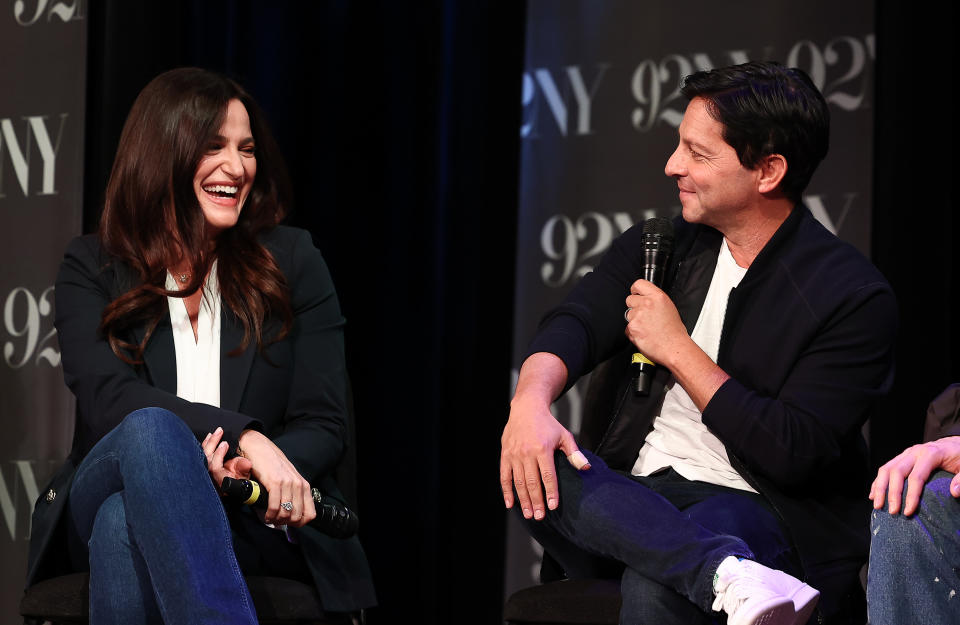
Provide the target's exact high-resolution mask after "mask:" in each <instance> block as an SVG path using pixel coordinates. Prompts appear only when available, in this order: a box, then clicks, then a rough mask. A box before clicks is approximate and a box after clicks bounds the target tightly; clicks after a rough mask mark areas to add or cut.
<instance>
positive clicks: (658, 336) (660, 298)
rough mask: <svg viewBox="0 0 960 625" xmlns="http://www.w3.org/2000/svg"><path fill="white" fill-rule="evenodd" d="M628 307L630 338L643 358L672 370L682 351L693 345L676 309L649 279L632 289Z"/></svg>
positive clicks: (628, 332) (637, 282) (628, 331)
mask: <svg viewBox="0 0 960 625" xmlns="http://www.w3.org/2000/svg"><path fill="white" fill-rule="evenodd" d="M626 304H627V308H628V309H629V310H628V311H627V313H626V315H625V317H626V319H627V328H626V330H625V333H626V335H627V338H628V339H630V342H631V343H633V344H634V345H636V346H637V350H639V351H640V353H642V354H643V355H644V356H646V357H647V358H649V359H650V360H652V361H653V362H655V363H657V364H662V365H665V366H668V367H670V366H671V362H672V361H673V360H675V357H676V356H677V354H678V352H679V348H681V347H682V346H684V345H685V344H686V343H691V342H692V340H691V339H690V336H689V335H688V334H687V329H686V328H685V327H684V325H683V321H682V320H681V319H680V313H678V312H677V307H676V306H675V305H674V303H673V302H672V301H671V300H670V298H669V297H668V296H667V294H666V293H664V292H663V291H662V290H660V289H659V288H658V287H656V286H654V284H653V283H652V282H647V281H646V280H637V281H636V282H634V283H633V284H632V285H631V286H630V295H629V296H627V300H626Z"/></svg>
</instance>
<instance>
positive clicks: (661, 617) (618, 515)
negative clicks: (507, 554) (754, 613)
mask: <svg viewBox="0 0 960 625" xmlns="http://www.w3.org/2000/svg"><path fill="white" fill-rule="evenodd" d="M584 455H586V456H587V458H588V459H589V460H590V464H591V465H592V468H591V469H590V470H588V471H583V472H580V471H577V470H576V469H574V468H573V467H571V466H570V463H569V462H567V460H566V458H565V457H564V456H563V455H562V454H561V453H557V454H556V456H555V458H554V460H555V462H556V466H557V478H558V480H559V484H560V505H559V506H558V508H557V509H556V510H553V511H548V513H547V515H546V517H545V518H544V520H543V521H527V522H526V525H527V528H528V529H529V531H530V533H531V535H533V537H534V538H535V539H537V541H538V542H540V544H542V545H543V547H544V549H545V550H546V551H547V552H548V553H549V554H550V555H551V556H552V557H553V558H554V559H556V560H557V562H558V563H559V564H560V566H562V567H563V569H564V571H565V572H566V574H567V576H568V577H571V578H582V577H597V576H609V574H610V572H611V571H618V572H620V571H622V573H621V581H620V585H621V590H622V596H623V605H622V608H621V613H620V622H621V624H622V625H627V624H634V623H650V624H652V623H657V624H660V623H678V624H681V623H682V624H684V625H686V624H688V623H710V622H712V618H713V616H714V615H716V613H712V608H711V604H712V602H713V576H714V573H715V572H716V570H717V567H718V566H719V565H720V562H722V561H723V559H724V558H726V557H727V556H731V555H732V556H738V557H743V558H749V559H752V560H757V561H759V562H762V563H763V564H766V565H768V566H774V567H776V568H779V569H782V570H786V571H787V572H795V565H794V564H793V560H792V556H791V552H790V547H789V542H788V541H787V540H786V539H785V538H784V536H783V533H782V530H781V529H780V526H779V524H778V522H777V520H776V516H775V515H774V514H773V513H772V512H771V511H770V510H769V509H768V508H767V506H766V505H765V503H764V502H763V499H762V498H761V497H760V496H759V495H756V494H754V493H749V492H747V491H740V490H736V489H731V488H726V487H723V486H717V485H714V484H707V483H704V482H694V481H690V480H687V479H685V478H683V477H682V476H680V475H679V474H677V473H676V472H675V471H673V470H672V469H670V470H667V471H662V472H659V473H657V474H655V475H652V476H650V477H633V476H628V475H624V474H623V473H620V472H618V471H614V470H612V469H610V468H609V467H607V466H606V464H605V463H604V462H603V461H602V460H600V459H599V458H598V457H596V456H595V455H594V454H591V453H589V452H584ZM716 616H719V615H716Z"/></svg>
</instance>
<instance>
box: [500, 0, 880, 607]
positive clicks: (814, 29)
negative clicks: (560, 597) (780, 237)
mask: <svg viewBox="0 0 960 625" xmlns="http://www.w3.org/2000/svg"><path fill="white" fill-rule="evenodd" d="M873 23H874V20H873V3H872V2H870V1H868V0H857V1H854V2H832V1H829V0H811V1H809V2H805V3H793V4H792V5H791V6H790V7H789V8H787V5H786V4H785V3H773V2H765V1H762V0H751V1H749V2H737V3H724V2H689V1H688V2H683V3H677V2H671V1H666V0H657V1H653V0H650V1H647V2H633V1H630V0H620V1H612V0H606V1H597V0H580V1H574V0H568V1H564V2H556V1H555V0H529V8H528V15H527V41H526V60H525V68H524V72H523V94H522V101H523V121H522V126H521V128H520V133H521V137H522V147H521V150H522V153H521V175H520V207H519V212H520V214H519V227H518V240H517V274H516V277H517V282H516V284H517V287H516V288H517V291H516V294H517V295H516V311H515V331H514V337H515V339H514V340H515V345H514V367H515V369H514V379H516V370H517V369H519V365H520V364H521V358H522V357H523V354H524V352H525V349H526V346H527V343H528V342H529V340H530V338H531V337H532V335H533V333H534V331H535V328H536V324H537V320H538V319H539V318H540V316H541V315H542V314H543V313H544V312H545V311H546V310H547V309H548V308H549V307H551V306H553V305H555V304H557V303H558V302H559V301H560V300H561V299H562V298H563V297H564V296H565V295H566V293H567V292H568V291H569V290H570V288H571V287H572V286H573V284H574V283H575V282H576V280H577V279H578V278H579V277H580V276H582V275H583V274H584V273H586V272H587V271H590V269H591V268H592V266H593V265H594V263H596V262H597V260H598V259H599V258H600V256H601V255H602V254H603V252H604V251H605V250H606V249H607V247H608V246H609V244H610V242H611V240H612V239H613V238H614V237H616V236H617V235H618V234H620V233H621V232H623V231H624V230H626V229H627V228H629V227H630V226H631V225H632V224H634V223H636V222H638V221H641V220H644V219H647V218H649V217H653V216H663V217H671V216H673V215H676V214H678V213H679V211H680V205H679V201H678V199H677V194H676V183H675V182H673V181H672V180H670V179H668V178H667V177H666V176H665V175H664V173H663V168H664V165H665V164H666V161H667V158H668V157H669V155H670V154H671V153H672V152H673V150H674V148H675V147H676V141H677V126H679V124H680V120H681V118H682V115H683V111H684V109H685V106H686V101H685V99H684V98H683V96H681V95H680V93H679V90H678V88H679V86H680V79H681V78H682V77H683V76H685V75H687V74H690V73H692V72H694V71H697V70H700V69H709V68H711V67H718V66H722V65H730V64H733V63H741V62H745V61H748V60H774V61H780V62H782V63H786V64H788V65H790V66H794V67H800V68H802V69H804V70H806V72H807V73H808V74H809V75H810V76H811V78H812V79H813V81H814V82H815V83H816V84H817V86H818V87H819V88H820V89H821V90H822V91H823V93H824V95H825V96H826V98H827V101H828V102H829V103H830V109H831V114H832V128H831V136H830V154H829V156H828V157H827V159H826V161H824V163H823V164H822V165H821V166H820V169H819V170H818V172H817V174H816V175H815V176H814V178H813V180H812V181H811V184H810V186H809V187H808V189H807V192H806V195H805V196H804V200H805V202H806V204H807V206H809V207H810V209H811V210H812V211H813V212H814V214H815V215H816V216H817V217H818V218H819V219H820V221H822V222H823V223H824V224H826V225H827V227H829V228H830V229H831V230H833V231H834V232H836V233H837V234H839V236H841V237H842V238H844V239H846V240H848V241H850V242H852V243H853V244H855V245H856V246H857V247H858V248H859V249H860V250H861V251H863V252H864V253H865V254H868V255H869V253H870V249H869V244H870V215H871V204H872V200H871V196H870V190H871V184H872V183H871V170H872V165H873V161H872V149H873V141H872V137H873V113H872V103H873V84H872V81H873V76H874V58H875V47H874V34H873V32H874V30H873ZM585 390H586V381H585V380H584V381H581V382H580V383H578V384H577V386H575V387H574V388H573V389H571V390H570V391H569V392H568V393H567V394H566V395H565V396H564V397H562V398H561V399H560V400H559V401H558V402H557V403H556V404H555V406H554V414H556V415H557V417H558V418H559V419H560V420H561V421H562V422H563V423H564V424H566V425H567V426H568V427H569V428H570V429H571V430H572V431H573V432H574V433H576V432H577V431H578V430H579V425H580V416H581V403H582V400H583V397H584V392H585ZM508 524H509V525H508V532H507V554H506V579H505V585H506V588H505V590H506V593H507V594H508V595H509V593H511V592H513V591H515V590H517V589H519V588H523V587H526V586H530V585H532V584H535V583H537V582H538V573H539V559H540V549H539V546H538V545H537V544H536V543H535V542H534V541H533V540H532V539H530V538H529V536H528V535H527V534H526V532H525V531H524V529H523V528H522V526H521V525H520V523H519V522H518V521H517V520H516V519H515V518H514V517H513V516H510V517H509V521H508Z"/></svg>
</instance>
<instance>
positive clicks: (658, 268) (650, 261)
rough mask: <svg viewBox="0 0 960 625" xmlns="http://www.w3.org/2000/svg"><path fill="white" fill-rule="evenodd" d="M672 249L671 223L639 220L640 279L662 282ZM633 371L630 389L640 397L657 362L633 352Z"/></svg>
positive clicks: (650, 379)
mask: <svg viewBox="0 0 960 625" xmlns="http://www.w3.org/2000/svg"><path fill="white" fill-rule="evenodd" d="M672 251H673V223H672V222H671V221H670V220H669V219H664V218H663V217H653V218H651V219H648V220H646V221H645V222H643V276H641V277H642V278H643V279H644V280H646V281H648V282H651V283H652V284H654V285H655V286H657V287H660V286H662V284H663V275H664V273H665V271H666V269H667V263H668V262H669V260H670V253H671V252H672ZM630 366H631V367H632V368H633V369H634V373H635V374H636V378H635V379H636V385H635V386H634V389H633V392H634V393H635V394H637V395H640V396H641V397H646V396H647V395H649V394H650V384H651V382H652V381H653V375H654V373H655V369H656V368H657V365H656V364H655V363H654V362H653V361H652V360H650V359H649V358H647V357H646V356H644V355H643V354H641V353H640V352H636V353H634V354H633V357H631V359H630Z"/></svg>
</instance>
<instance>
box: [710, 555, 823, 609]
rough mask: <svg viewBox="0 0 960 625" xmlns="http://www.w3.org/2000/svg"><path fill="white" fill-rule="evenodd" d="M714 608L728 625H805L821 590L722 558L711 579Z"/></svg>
mask: <svg viewBox="0 0 960 625" xmlns="http://www.w3.org/2000/svg"><path fill="white" fill-rule="evenodd" d="M713 593H714V594H715V595H716V599H714V601H713V609H714V610H716V611H718V612H719V611H720V610H723V611H724V612H726V613H727V625H804V624H805V623H806V622H807V621H808V620H809V619H810V615H811V614H813V609H814V608H815V607H816V605H817V600H818V599H819V598H820V591H818V590H816V589H815V588H812V587H811V586H808V585H807V584H804V583H803V582H801V581H800V580H799V579H797V578H795V577H791V576H790V575H787V574H786V573H784V572H783V571H777V570H775V569H771V568H767V567H765V566H763V565H762V564H759V563H757V562H754V561H752V560H740V559H738V558H736V557H734V556H730V557H728V558H725V559H724V560H723V562H721V563H720V566H719V567H717V574H716V576H714V578H713Z"/></svg>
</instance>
